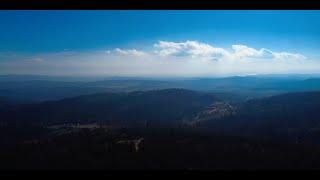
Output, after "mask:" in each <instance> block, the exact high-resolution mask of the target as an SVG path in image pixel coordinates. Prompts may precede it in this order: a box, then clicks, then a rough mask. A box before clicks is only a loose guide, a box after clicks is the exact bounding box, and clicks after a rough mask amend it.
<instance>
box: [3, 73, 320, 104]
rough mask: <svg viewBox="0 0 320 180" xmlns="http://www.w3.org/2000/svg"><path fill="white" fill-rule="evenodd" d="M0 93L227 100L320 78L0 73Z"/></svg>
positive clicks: (33, 97) (37, 97)
mask: <svg viewBox="0 0 320 180" xmlns="http://www.w3.org/2000/svg"><path fill="white" fill-rule="evenodd" d="M0 81H1V83H0V96H2V97H6V98H7V99H9V100H10V101H12V102H16V103H32V102H41V101H47V100H59V99H63V98H68V97H75V96H80V95H89V94H94V93H104V92H132V91H146V90H157V89H169V88H184V89H190V90H195V91H205V92H212V93H214V94H215V95H219V96H221V97H223V98H225V99H227V100H228V101H246V100H249V99H254V98H260V97H268V96H272V95H277V94H282V93H287V92H298V91H313V90H320V78H316V77H311V76H307V75H305V76H302V75H300V76H297V75H292V76H284V75H283V76H275V75H274V76H271V75H270V76H266V75H265V76H259V75H256V76H241V77H240V76H235V77H225V78H185V79H179V78H177V79H164V78H163V79H161V78H159V79H155V78H154V79H152V78H120V77H118V78H116V77H115V78H108V79H103V78H91V79H90V78H87V80H85V79H81V78H70V77H69V78H68V77H66V78H64V77H60V78H58V77H46V76H44V77H43V76H40V77H38V76H26V77H25V76H11V75H8V76H0Z"/></svg>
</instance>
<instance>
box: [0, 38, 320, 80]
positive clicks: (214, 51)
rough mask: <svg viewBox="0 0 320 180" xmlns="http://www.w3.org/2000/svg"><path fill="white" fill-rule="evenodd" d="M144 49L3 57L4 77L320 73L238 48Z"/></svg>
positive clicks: (290, 56) (290, 57)
mask: <svg viewBox="0 0 320 180" xmlns="http://www.w3.org/2000/svg"><path fill="white" fill-rule="evenodd" d="M146 49H148V50H144V51H138V50H136V49H120V48H115V49H113V50H95V51H81V52H76V51H62V52H56V53H42V54H22V53H20V54H19V53H17V54H15V55H9V54H3V53H0V57H1V61H0V74H6V73H8V74H47V75H110V76H114V75H116V76H158V75H161V76H163V75H167V76H207V75H241V74H261V73H264V74H268V73H270V74H271V73H304V72H320V63H319V62H318V61H315V60H312V59H309V60H308V61H301V60H304V59H306V57H305V56H304V55H301V54H294V53H289V52H277V51H271V50H268V49H265V48H260V49H255V48H252V47H249V46H246V45H239V44H238V45H231V48H230V49H224V48H221V47H216V46H212V45H210V44H205V43H201V42H198V41H185V42H167V41H159V42H158V43H156V44H154V46H152V47H151V48H150V47H149V48H146ZM39 57H41V58H39ZM26 59H27V61H26ZM31 60H32V61H33V62H34V63H30V62H31ZM36 62H42V63H36Z"/></svg>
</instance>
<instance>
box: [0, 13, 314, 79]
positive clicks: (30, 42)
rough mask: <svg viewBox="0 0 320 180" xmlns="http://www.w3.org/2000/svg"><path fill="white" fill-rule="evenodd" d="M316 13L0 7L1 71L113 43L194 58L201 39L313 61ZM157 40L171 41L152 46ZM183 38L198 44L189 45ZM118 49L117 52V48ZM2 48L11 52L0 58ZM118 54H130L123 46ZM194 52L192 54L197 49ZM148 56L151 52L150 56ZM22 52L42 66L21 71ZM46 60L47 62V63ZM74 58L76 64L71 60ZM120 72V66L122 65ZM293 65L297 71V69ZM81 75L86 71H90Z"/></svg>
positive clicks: (218, 45)
mask: <svg viewBox="0 0 320 180" xmlns="http://www.w3.org/2000/svg"><path fill="white" fill-rule="evenodd" d="M319 19H320V11H252V10H251V11H0V27H1V28H0V57H1V59H0V63H1V61H2V62H5V63H6V64H2V68H0V73H2V74H5V73H10V70H11V71H12V73H23V72H25V73H29V74H30V73H33V74H37V73H40V74H41V73H42V74H43V73H45V72H46V70H47V69H48V68H49V66H51V67H54V66H55V65H54V64H52V63H53V61H55V59H54V58H52V57H53V56H55V57H57V53H60V54H61V53H66V52H69V53H70V52H77V53H78V54H77V56H75V57H74V58H79V57H81V55H80V54H81V53H83V52H90V54H91V55H93V56H96V54H99V53H101V51H103V50H106V51H108V52H109V51H111V52H113V51H114V50H115V49H116V48H119V49H121V50H127V51H128V52H133V51H129V50H136V51H141V52H145V54H150V52H154V51H161V50H168V49H164V48H171V49H169V50H170V51H173V50H175V51H176V50H177V49H172V48H173V46H176V45H177V46H181V47H182V46H183V47H185V51H187V52H184V53H187V54H189V55H190V57H191V56H192V57H195V56H194V55H195V54H194V52H193V51H192V52H191V53H190V51H189V50H190V48H191V49H192V48H193V49H199V48H202V47H203V46H201V44H202V45H205V44H206V45H210V47H214V48H222V49H224V50H226V51H228V53H229V54H230V53H233V51H234V50H235V49H234V48H233V46H232V45H244V46H246V47H247V48H253V49H254V50H256V51H257V52H255V53H256V55H255V56H259V57H260V56H262V55H261V54H263V53H264V52H262V51H263V50H262V51H260V50H261V49H267V50H271V51H272V52H274V53H275V55H276V57H284V56H280V53H283V52H285V53H290V54H293V55H294V54H299V55H303V57H305V58H304V59H308V60H310V59H311V60H312V61H314V62H318V58H319V57H320V56H319V48H320V23H319ZM160 41H162V42H172V43H176V44H174V45H173V46H171V47H169V46H166V47H160V49H159V48H158V49H157V48H155V44H159V42H160ZM188 41H190V42H198V44H197V45H194V44H190V43H189V44H188V43H187V42H188ZM179 43H186V44H179ZM162 45H163V44H162ZM198 45H199V46H198ZM186 46H188V47H186ZM158 47H159V46H158ZM181 47H178V48H180V49H181ZM237 47H239V46H237ZM161 48H162V49H161ZM175 48H176V47H175ZM242 49H243V48H242ZM211 50H212V48H211ZM247 50H250V49H246V50H245V51H247ZM179 51H180V50H179ZM258 51H260V54H259V52H258ZM116 52H118V53H120V54H121V51H116ZM205 52H207V50H206V51H205ZM1 53H2V54H1ZM55 53H56V54H55ZM175 53H176V54H178V52H175ZM179 53H180V54H181V52H179ZM277 53H278V54H277ZM7 54H10V55H11V56H10V57H6V56H7ZM108 54H112V53H108ZM12 55H15V57H16V58H13V57H12ZM122 55H128V53H127V54H125V53H124V51H122ZM170 55H174V53H171V54H170ZM196 55H197V57H196V58H198V57H199V53H198V54H196ZM206 55H207V54H206ZM247 55H248V54H247ZM250 56H251V57H252V55H250ZM48 57H51V58H48ZM188 57H189V56H188ZM188 57H185V58H186V59H187V58H188ZM201 57H203V55H202V54H201ZM232 57H235V56H232ZM236 57H239V56H236ZM292 57H293V56H292ZM111 58H112V57H109V59H111ZM113 58H114V57H113ZM117 58H119V57H117ZM122 58H123V59H130V58H131V59H135V58H134V57H123V56H122ZM149 58H150V59H152V58H153V59H156V58H155V56H154V55H153V56H152V58H151V57H149ZM168 58H169V57H167V59H168ZM211 58H212V57H211ZM22 59H38V61H36V62H40V61H41V62H42V66H40V65H33V66H31V67H33V69H32V70H30V68H31V67H30V66H27V67H26V68H29V70H28V69H24V70H23V69H22V67H20V66H21V64H23V63H26V62H24V61H23V62H22ZM40 59H41V60H40ZM59 59H61V57H59ZM107 59H108V58H107ZM19 60H21V61H19ZM44 60H46V61H49V60H50V61H52V62H50V63H51V64H50V63H49V64H50V65H49V64H46V67H45V66H44V65H43V64H44V63H43V61H44ZM61 61H62V60H61ZM83 61H85V60H83ZM111 61H112V60H111ZM319 61H320V59H319ZM34 62H35V61H32V63H34ZM99 62H100V61H99ZM19 63H20V64H19ZM30 63H31V61H30ZM73 63H74V64H76V65H74V66H77V67H78V66H79V64H78V63H77V61H75V60H74V61H73ZM92 63H98V62H92ZM100 63H101V62H100ZM15 64H16V67H15ZM71 64H72V63H69V65H70V67H69V69H70V68H71ZM24 65H26V64H24ZM244 65H245V64H244ZM106 66H110V64H108V65H106ZM118 66H119V67H120V66H121V65H117V67H118ZM136 66H137V67H138V66H139V65H138V64H136ZM180 66H181V64H179V68H180ZM310 66H311V65H310ZM5 67H6V70H5ZM18 67H19V68H18ZM121 67H124V65H122V66H121ZM8 68H9V69H10V70H8ZM41 68H42V69H41ZM46 68H47V69H46ZM19 69H20V70H19ZM38 69H41V71H39V70H38ZM91 71H93V70H91ZM106 71H108V70H106ZM122 71H123V72H125V70H124V69H123V70H121V72H122ZM137 71H141V69H140V70H137ZM159 71H160V70H159ZM199 71H200V70H199ZM208 71H209V70H208ZM212 71H213V70H212ZM295 71H298V72H300V71H299V69H296V70H295ZM305 71H306V70H304V71H302V70H301V72H305ZM313 71H316V70H313ZM78 72H80V70H78ZM188 72H190V71H188ZM59 73H61V72H59ZM132 73H133V74H134V72H132ZM234 73H236V72H234ZM270 73H272V72H271V71H270ZM51 74H52V73H51ZM53 74H54V73H53ZM87 74H90V73H89V71H88V72H87Z"/></svg>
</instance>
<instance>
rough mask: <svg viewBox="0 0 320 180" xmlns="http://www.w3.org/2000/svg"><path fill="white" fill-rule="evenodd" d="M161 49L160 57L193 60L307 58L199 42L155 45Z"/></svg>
mask: <svg viewBox="0 0 320 180" xmlns="http://www.w3.org/2000/svg"><path fill="white" fill-rule="evenodd" d="M154 47H155V48H157V49H159V50H156V51H155V53H156V54H158V55H160V56H184V57H185V56H190V57H192V58H208V59H215V60H219V59H226V58H228V59H242V58H255V59H278V60H304V59H306V57H305V56H303V55H301V54H293V53H287V52H273V51H271V50H268V49H265V48H261V49H260V50H256V49H254V48H251V47H248V46H246V45H232V46H231V47H232V49H233V51H228V50H225V49H223V48H219V47H214V46H212V45H209V44H205V43H200V42H198V41H186V42H180V43H176V42H167V41H159V43H157V44H154Z"/></svg>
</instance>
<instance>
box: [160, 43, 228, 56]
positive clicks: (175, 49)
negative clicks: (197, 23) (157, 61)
mask: <svg viewBox="0 0 320 180" xmlns="http://www.w3.org/2000/svg"><path fill="white" fill-rule="evenodd" d="M154 47H156V48H158V49H160V50H159V51H155V52H156V54H159V55H160V56H169V55H173V56H190V57H192V58H199V57H204V58H214V57H221V56H227V55H228V52H227V51H226V50H224V49H223V48H217V47H213V46H211V45H209V44H204V43H200V42H198V41H186V42H182V43H175V42H167V41H159V43H158V44H154Z"/></svg>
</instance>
